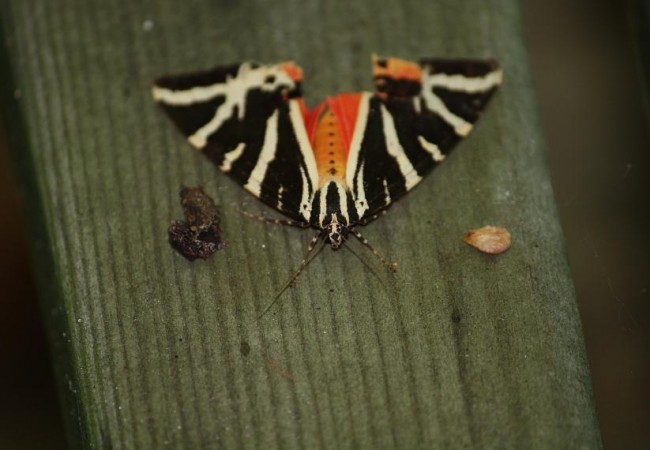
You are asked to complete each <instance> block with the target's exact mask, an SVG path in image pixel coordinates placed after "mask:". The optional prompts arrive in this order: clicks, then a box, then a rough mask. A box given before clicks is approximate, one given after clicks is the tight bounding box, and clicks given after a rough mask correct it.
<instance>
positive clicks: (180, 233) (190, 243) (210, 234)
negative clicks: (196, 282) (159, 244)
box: [169, 187, 226, 261]
mask: <svg viewBox="0 0 650 450" xmlns="http://www.w3.org/2000/svg"><path fill="white" fill-rule="evenodd" d="M180 197H181V206H182V207H183V214H185V221H178V220H174V221H173V222H172V223H171V225H170V227H169V243H170V244H171V245H172V247H174V248H175V249H176V251H178V252H179V253H180V254H181V255H183V256H184V257H185V258H187V259H188V260H190V261H194V260H195V259H196V258H201V259H208V258H209V257H210V256H211V255H212V254H213V253H214V252H216V251H217V250H221V249H223V248H224V247H225V246H226V243H225V241H224V239H223V235H222V233H221V227H220V226H219V225H220V222H221V218H220V217H219V210H218V209H217V207H216V205H215V204H214V201H213V200H212V199H211V198H210V197H209V196H208V195H207V194H206V193H205V192H203V188H202V187H196V188H189V187H183V188H182V189H181V192H180Z"/></svg>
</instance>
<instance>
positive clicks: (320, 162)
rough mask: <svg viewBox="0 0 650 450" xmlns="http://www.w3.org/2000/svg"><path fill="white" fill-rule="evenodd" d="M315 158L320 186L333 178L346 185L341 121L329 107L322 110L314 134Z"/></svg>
mask: <svg viewBox="0 0 650 450" xmlns="http://www.w3.org/2000/svg"><path fill="white" fill-rule="evenodd" d="M313 142H314V143H313V148H314V156H315V158H316V166H317V167H318V176H319V178H320V183H319V184H320V186H321V187H322V186H323V185H324V184H325V182H326V181H327V180H329V179H331V178H335V179H337V181H339V182H340V183H345V165H346V162H347V152H346V148H345V142H344V141H343V136H342V135H341V129H340V126H339V121H338V118H337V117H336V115H334V112H332V110H331V108H330V107H329V105H327V104H326V105H325V107H324V108H323V109H322V110H321V112H320V116H319V117H318V119H317V122H316V126H315V128H314V134H313Z"/></svg>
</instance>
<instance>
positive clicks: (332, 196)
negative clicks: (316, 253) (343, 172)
mask: <svg viewBox="0 0 650 450" xmlns="http://www.w3.org/2000/svg"><path fill="white" fill-rule="evenodd" d="M358 220H359V217H358V215H357V212H356V210H355V209H354V202H353V200H352V197H351V194H350V190H349V189H348V188H347V187H346V186H345V184H343V183H341V182H339V181H337V180H335V179H330V180H328V181H327V182H326V183H325V185H324V186H323V187H322V188H320V189H319V190H318V191H316V195H315V196H314V200H313V202H312V206H311V218H310V221H309V222H310V223H311V225H312V226H314V227H316V228H320V229H322V230H327V232H328V234H329V231H330V224H340V225H341V226H343V227H346V228H347V227H350V226H353V225H354V224H355V223H357V222H358Z"/></svg>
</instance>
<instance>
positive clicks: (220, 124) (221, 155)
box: [153, 63, 318, 223]
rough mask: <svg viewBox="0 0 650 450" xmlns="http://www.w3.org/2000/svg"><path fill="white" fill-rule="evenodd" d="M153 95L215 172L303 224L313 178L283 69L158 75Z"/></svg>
mask: <svg viewBox="0 0 650 450" xmlns="http://www.w3.org/2000/svg"><path fill="white" fill-rule="evenodd" d="M153 96H154V99H155V100H156V101H157V102H158V103H159V104H161V105H162V107H163V108H164V109H165V111H166V112H167V114H168V115H169V117H170V118H171V119H172V120H173V121H174V122H175V123H176V125H177V126H178V127H179V128H180V130H181V131H182V132H183V133H184V134H185V135H186V136H187V138H188V141H189V142H190V144H192V145H193V146H194V147H196V148H198V149H199V150H201V151H202V152H203V153H204V154H205V155H206V156H207V157H208V158H210V159H211V160H212V161H213V162H214V163H215V164H216V165H217V166H218V167H219V168H220V169H221V170H222V171H224V172H226V173H227V174H228V175H230V176H231V177H232V178H234V179H235V180H236V181H237V182H238V183H239V184H241V185H242V186H243V187H244V188H245V189H246V190H248V191H249V192H250V193H252V194H253V195H254V196H256V197H258V198H259V199H261V200H262V201H264V202H265V203H267V204H268V205H269V206H271V207H273V208H276V209H277V210H279V211H280V212H282V213H283V214H285V215H287V216H289V217H291V218H292V219H294V220H298V221H301V222H305V223H306V222H307V221H308V219H309V212H308V211H309V206H310V204H311V200H312V198H313V195H314V192H315V190H316V187H317V185H318V175H317V173H316V168H315V161H314V157H313V154H312V151H311V147H310V145H309V142H308V139H307V136H306V131H305V128H304V122H303V119H302V113H301V105H300V101H301V100H300V83H299V81H297V80H295V79H292V78H291V77H290V76H289V75H288V74H287V71H286V70H285V69H284V68H282V67H281V66H280V65H272V66H271V65H269V66H261V65H257V64H251V63H243V64H238V65H232V66H224V67H217V68H215V69H213V70H209V71H206V72H199V73H194V74H189V75H183V76H174V77H164V78H161V79H159V80H157V81H156V83H155V85H154V88H153Z"/></svg>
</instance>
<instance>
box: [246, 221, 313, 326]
mask: <svg viewBox="0 0 650 450" xmlns="http://www.w3.org/2000/svg"><path fill="white" fill-rule="evenodd" d="M322 234H323V232H322V231H319V232H318V233H316V235H315V236H314V237H313V238H312V240H311V242H310V243H309V246H308V247H307V253H306V254H305V257H304V258H303V259H302V261H301V262H300V266H299V267H298V270H296V272H295V273H294V274H293V276H292V277H291V278H290V279H289V281H288V282H287V284H285V285H284V286H283V287H282V289H281V290H280V292H278V293H277V295H276V296H275V298H274V299H273V301H272V302H271V304H269V306H267V307H266V309H265V310H264V311H263V312H262V314H260V315H259V316H258V317H257V320H260V319H261V318H262V317H263V316H264V315H265V314H266V313H267V312H268V311H269V310H270V309H271V308H272V307H273V305H275V304H276V302H277V301H278V300H279V299H280V296H281V295H282V294H284V291H286V290H287V289H289V287H291V285H293V284H294V283H295V282H296V280H297V279H298V277H299V276H300V274H301V273H302V271H303V270H304V269H305V267H307V265H308V264H309V263H310V262H311V261H312V260H313V259H314V258H315V257H316V255H318V254H319V253H320V251H321V250H322V249H323V247H324V246H325V240H324V239H321V236H322ZM318 241H320V243H321V244H320V245H319V246H316V244H317V243H318Z"/></svg>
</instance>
